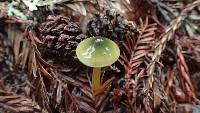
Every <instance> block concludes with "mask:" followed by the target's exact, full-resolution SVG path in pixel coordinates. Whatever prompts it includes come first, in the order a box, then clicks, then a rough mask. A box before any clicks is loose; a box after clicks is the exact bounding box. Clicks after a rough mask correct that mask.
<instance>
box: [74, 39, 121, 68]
mask: <svg viewBox="0 0 200 113" xmlns="http://www.w3.org/2000/svg"><path fill="white" fill-rule="evenodd" d="M76 55H77V57H78V59H79V60H80V61H81V62H82V63H83V64H85V65H87V66H89V67H105V66H109V65H111V64H113V63H114V62H115V61H117V59H118V58H119V55H120V50H119V47H118V46H117V44H116V43H115V42H113V41H112V40H110V39H107V38H105V37H100V36H97V37H91V38H87V39H85V40H83V41H82V42H80V43H79V45H78V47H77V48H76Z"/></svg>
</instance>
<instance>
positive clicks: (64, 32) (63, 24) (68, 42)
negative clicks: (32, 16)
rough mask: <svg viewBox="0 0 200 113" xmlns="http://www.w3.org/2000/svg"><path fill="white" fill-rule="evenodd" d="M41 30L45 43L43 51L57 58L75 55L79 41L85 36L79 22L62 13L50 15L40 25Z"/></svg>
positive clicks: (47, 55) (48, 55)
mask: <svg viewBox="0 0 200 113" xmlns="http://www.w3.org/2000/svg"><path fill="white" fill-rule="evenodd" d="M39 31H40V38H41V40H42V41H43V43H44V44H43V47H42V51H41V52H42V53H43V55H45V57H48V58H55V59H56V60H58V59H60V60H63V59H64V58H67V57H68V58H69V57H71V56H75V49H76V47H77V45H78V43H79V42H81V41H82V40H83V39H84V38H85V35H83V34H82V31H81V29H80V27H79V26H78V25H77V23H74V22H71V21H70V18H68V17H65V16H61V15H58V16H53V15H50V16H48V17H47V20H46V22H44V23H42V24H41V26H40V27H39Z"/></svg>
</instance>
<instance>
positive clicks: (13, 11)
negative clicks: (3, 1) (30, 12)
mask: <svg viewBox="0 0 200 113" xmlns="http://www.w3.org/2000/svg"><path fill="white" fill-rule="evenodd" d="M18 6H19V3H18V2H16V1H12V2H11V3H10V4H8V11H7V12H8V16H14V15H15V16H16V17H18V18H21V19H22V20H27V17H26V15H24V13H23V12H21V11H20V10H19V9H17V7H18Z"/></svg>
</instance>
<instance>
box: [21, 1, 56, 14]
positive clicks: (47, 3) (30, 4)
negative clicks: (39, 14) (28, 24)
mask: <svg viewBox="0 0 200 113" xmlns="http://www.w3.org/2000/svg"><path fill="white" fill-rule="evenodd" d="M22 1H23V2H24V4H25V5H26V6H27V7H28V8H29V10H30V11H34V10H37V9H38V8H37V7H38V6H50V7H49V9H50V10H52V9H53V6H54V3H53V0H22Z"/></svg>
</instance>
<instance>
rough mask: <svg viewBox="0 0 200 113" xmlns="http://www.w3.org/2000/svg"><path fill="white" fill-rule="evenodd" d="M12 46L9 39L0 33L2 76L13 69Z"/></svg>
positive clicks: (0, 71) (0, 73)
mask: <svg viewBox="0 0 200 113" xmlns="http://www.w3.org/2000/svg"><path fill="white" fill-rule="evenodd" d="M10 47H11V44H10V42H9V40H8V39H7V38H6V37H5V36H4V35H3V34H1V33H0V77H2V76H3V75H5V74H6V73H8V72H9V71H11V70H12V61H11V55H10V54H11V51H10Z"/></svg>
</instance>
